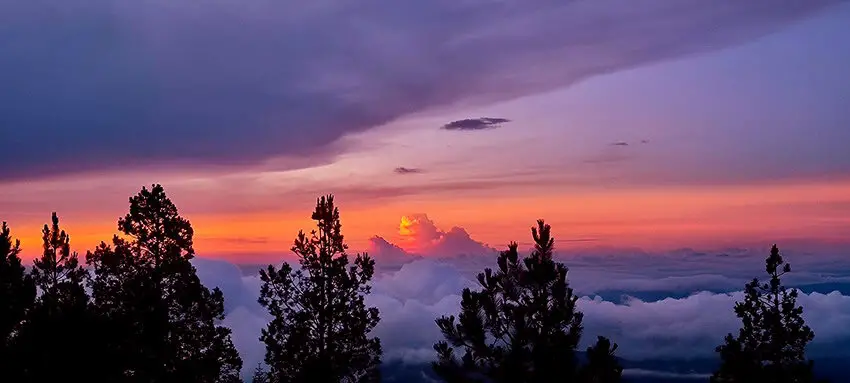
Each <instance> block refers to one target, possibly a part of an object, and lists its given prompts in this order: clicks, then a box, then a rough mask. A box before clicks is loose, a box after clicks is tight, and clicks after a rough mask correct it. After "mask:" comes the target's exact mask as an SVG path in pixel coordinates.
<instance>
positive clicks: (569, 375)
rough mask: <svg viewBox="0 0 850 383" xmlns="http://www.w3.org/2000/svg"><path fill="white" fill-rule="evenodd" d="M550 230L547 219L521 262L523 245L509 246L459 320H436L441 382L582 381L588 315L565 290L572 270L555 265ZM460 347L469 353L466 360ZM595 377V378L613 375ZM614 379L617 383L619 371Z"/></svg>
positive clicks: (467, 296)
mask: <svg viewBox="0 0 850 383" xmlns="http://www.w3.org/2000/svg"><path fill="white" fill-rule="evenodd" d="M550 231H551V228H550V226H549V225H547V224H545V223H544V222H543V220H539V221H537V227H534V228H532V229H531V232H532V236H533V238H534V242H535V246H534V250H533V251H532V252H531V254H530V255H529V256H528V257H526V258H525V259H522V260H520V258H519V254H518V253H517V244H516V243H511V244H510V245H509V246H508V250H507V251H503V252H502V253H501V254H500V255H499V257H498V261H497V263H498V267H499V268H498V270H496V272H495V273H494V272H493V270H491V269H489V268H487V269H485V270H484V272H483V273H480V274H478V283H479V284H480V285H481V290H480V291H471V290H470V289H468V288H466V289H464V290H463V293H462V300H461V313H460V314H459V315H458V317H457V320H455V317H454V316H449V317H445V316H444V317H441V318H439V319H437V321H436V322H437V326H439V328H440V330H441V331H442V333H443V336H444V337H445V339H446V341H441V342H438V343H437V344H435V345H434V349H435V350H436V351H437V355H438V360H437V361H436V362H434V364H433V368H434V372H435V373H436V374H437V375H439V376H440V377H441V378H443V379H444V380H446V381H447V382H484V381H487V382H550V381H551V379H552V377H558V379H559V380H560V381H576V380H577V379H579V369H578V363H577V360H576V356H575V350H576V347H577V345H578V343H579V340H580V338H581V333H582V317H583V316H582V314H581V313H580V312H579V311H578V310H577V309H576V301H577V299H578V297H577V296H576V295H574V294H573V290H572V289H571V288H570V287H569V284H568V283H567V280H566V277H567V268H566V266H564V265H563V264H561V263H556V262H554V261H553V260H552V252H553V250H554V243H555V241H554V239H553V238H552V237H551V236H550ZM606 341H607V340H606ZM455 348H462V349H463V350H464V351H463V355H462V356H461V358H460V359H458V358H457V357H456V355H455V354H454V349H455ZM607 351H613V350H607ZM598 359H599V358H598V357H595V359H594V361H596V360H598ZM599 362H605V363H607V361H605V360H604V359H603V360H600V361H599ZM605 363H601V364H597V365H602V366H604V365H605ZM595 368H597V369H598V368H600V367H595ZM612 368H613V366H612ZM593 371H594V374H595V375H594V376H596V375H599V376H608V375H610V374H608V373H602V372H597V371H596V370H593ZM611 374H613V375H617V376H619V371H616V372H614V371H612V372H611ZM606 381H607V380H606Z"/></svg>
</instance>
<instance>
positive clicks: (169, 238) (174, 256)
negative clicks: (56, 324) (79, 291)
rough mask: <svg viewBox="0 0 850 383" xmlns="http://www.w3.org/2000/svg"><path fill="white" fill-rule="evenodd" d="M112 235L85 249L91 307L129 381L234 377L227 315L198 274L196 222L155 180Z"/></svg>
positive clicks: (237, 365) (236, 362)
mask: <svg viewBox="0 0 850 383" xmlns="http://www.w3.org/2000/svg"><path fill="white" fill-rule="evenodd" d="M118 229H119V231H120V232H121V233H122V234H124V236H125V237H126V238H127V239H126V240H124V239H121V238H118V237H117V236H116V237H115V238H113V241H112V246H108V245H106V244H101V245H100V246H99V247H98V248H97V249H96V250H95V251H94V252H91V253H89V254H88V255H87V262H88V263H89V264H90V265H91V266H92V268H93V269H94V276H93V277H92V278H91V280H90V287H91V290H92V297H93V300H94V302H93V305H92V306H93V307H94V308H95V310H96V311H97V312H98V313H99V314H100V315H101V316H102V317H103V318H107V321H108V322H109V325H108V327H107V329H106V330H105V331H109V332H111V333H112V335H113V336H112V337H111V338H112V339H113V341H112V342H111V344H110V346H109V347H110V349H112V350H115V353H116V355H120V357H119V358H117V359H118V360H117V363H116V365H117V366H118V368H120V370H121V374H120V375H121V376H122V380H123V381H128V382H198V383H213V382H237V381H239V380H240V379H239V372H240V369H241V367H242V361H241V359H240V358H239V355H238V353H237V352H236V349H235V348H234V346H233V343H232V342H231V339H230V330H229V329H227V328H225V327H222V326H218V325H217V322H218V321H220V320H222V319H224V296H223V295H222V293H221V290H219V289H218V288H215V289H213V290H212V291H210V290H209V289H207V288H206V287H205V286H204V285H203V284H201V281H200V279H199V278H198V276H197V274H196V270H195V268H194V266H192V264H191V262H190V260H191V259H192V258H193V257H194V255H195V251H194V248H193V234H194V232H193V230H192V226H191V224H190V223H189V221H188V220H186V219H185V218H183V217H181V216H180V215H179V214H178V211H177V207H176V206H175V205H174V204H173V203H172V202H171V200H169V199H168V197H167V196H166V195H165V191H164V190H163V188H162V186H160V185H153V186H152V187H151V189H150V190H148V189H147V188H142V190H141V192H139V193H138V194H137V195H136V196H133V197H131V198H130V212H129V213H128V214H127V215H126V216H124V217H123V218H121V219H119V220H118Z"/></svg>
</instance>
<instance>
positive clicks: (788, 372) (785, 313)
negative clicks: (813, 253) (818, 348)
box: [711, 245, 815, 383]
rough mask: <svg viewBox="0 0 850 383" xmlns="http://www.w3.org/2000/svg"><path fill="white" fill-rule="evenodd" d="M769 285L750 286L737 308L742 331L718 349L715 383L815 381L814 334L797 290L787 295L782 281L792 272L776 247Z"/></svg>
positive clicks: (770, 258)
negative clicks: (810, 355)
mask: <svg viewBox="0 0 850 383" xmlns="http://www.w3.org/2000/svg"><path fill="white" fill-rule="evenodd" d="M765 264H766V267H765V269H766V271H767V274H768V275H769V276H770V281H768V282H766V283H762V282H760V281H759V280H758V278H756V279H753V280H752V281H751V282H749V283H747V285H746V288H745V290H744V301H743V302H738V303H736V304H735V314H736V315H737V316H738V318H741V322H742V323H743V327H742V328H741V329H740V330H739V331H738V336H737V337H736V336H733V335H732V334H728V335H726V339H725V344H723V345H720V346H718V347H717V352H718V353H719V354H720V358H721V366H720V369H719V370H718V371H717V372H715V373H714V375H713V376H712V378H711V381H712V382H716V383H721V382H723V383H731V382H764V383H802V382H813V381H815V379H814V375H813V369H812V367H813V362H811V361H809V360H807V359H806V357H805V350H806V345H807V344H808V343H809V342H811V341H812V339H814V332H812V330H811V329H810V328H809V326H806V324H805V322H804V320H803V317H802V314H803V308H802V307H800V306H797V290H796V289H790V290H789V289H786V288H785V287H784V286H783V285H782V281H781V277H782V276H783V275H785V274H786V273H789V272H791V265H790V264H788V263H785V261H784V260H783V259H782V255H781V254H780V253H779V249H778V248H777V247H776V245H774V246H773V248H772V249H771V250H770V256H768V257H767V260H766V262H765Z"/></svg>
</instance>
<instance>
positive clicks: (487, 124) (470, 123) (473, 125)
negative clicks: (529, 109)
mask: <svg viewBox="0 0 850 383" xmlns="http://www.w3.org/2000/svg"><path fill="white" fill-rule="evenodd" d="M510 121H511V120H508V119H507V118H491V117H481V118H467V119H463V120H457V121H452V122H450V123H448V124H445V125H443V126H442V127H440V129H443V130H484V129H494V128H498V127H500V126H501V125H502V124H503V123H506V122H510Z"/></svg>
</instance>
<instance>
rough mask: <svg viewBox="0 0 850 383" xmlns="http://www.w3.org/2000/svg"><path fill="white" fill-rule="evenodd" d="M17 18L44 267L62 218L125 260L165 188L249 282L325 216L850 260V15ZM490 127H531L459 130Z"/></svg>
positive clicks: (239, 8) (9, 34)
mask: <svg viewBox="0 0 850 383" xmlns="http://www.w3.org/2000/svg"><path fill="white" fill-rule="evenodd" d="M0 3H4V5H3V6H2V8H0V9H2V10H3V12H0V52H2V54H0V132H2V136H3V142H4V143H3V150H0V220H5V221H7V222H8V223H9V225H10V226H11V227H12V230H13V233H14V234H15V236H18V237H21V239H22V243H23V246H24V247H25V252H26V254H29V255H34V254H36V253H37V252H38V251H39V245H40V227H41V225H43V224H44V223H45V222H47V220H48V219H49V218H50V213H51V212H52V211H57V212H58V213H59V216H60V217H61V219H62V222H63V223H64V225H65V228H66V229H67V230H68V231H69V232H70V234H71V238H72V244H73V246H74V247H75V248H77V250H78V251H81V252H82V251H85V250H86V249H89V248H92V247H93V246H95V245H96V244H97V243H98V242H100V241H101V240H108V239H109V238H111V236H112V234H113V233H115V232H116V221H117V218H118V217H119V216H121V215H122V214H124V213H125V212H126V210H127V206H128V203H127V199H128V198H129V197H130V196H131V195H132V194H135V193H136V192H138V191H139V190H140V188H141V187H142V186H145V185H150V184H151V183H161V184H162V185H163V186H164V187H165V189H166V192H167V193H168V194H169V196H170V197H171V198H172V200H173V201H174V202H175V203H176V204H177V206H178V207H179V208H180V210H181V213H182V214H183V215H185V216H186V217H188V218H189V219H190V220H191V222H192V224H193V226H194V228H195V232H196V250H198V252H199V254H201V255H202V256H209V257H222V258H226V259H228V260H230V261H233V262H242V261H244V262H256V261H258V260H271V259H277V258H279V257H281V256H282V255H283V254H286V253H287V252H288V248H289V247H290V245H291V242H292V240H293V239H294V237H295V234H296V233H297V231H298V229H300V228H309V225H310V221H309V218H310V212H311V210H312V208H313V205H314V203H315V198H316V197H318V196H319V195H322V194H325V193H333V194H335V195H336V199H337V203H338V205H339V206H340V208H341V212H342V219H343V225H344V232H345V234H346V236H347V239H348V241H349V243H350V245H351V247H352V248H353V249H355V250H368V249H370V246H371V245H373V244H374V241H372V242H370V238H372V237H373V236H380V237H383V238H385V239H386V240H387V241H389V242H391V243H395V244H398V245H399V246H401V247H403V248H405V249H406V250H410V251H412V252H418V251H421V250H423V249H422V248H423V247H427V246H430V242H428V241H423V240H422V238H420V237H417V236H421V235H424V234H421V233H422V230H432V231H433V229H434V228H433V227H432V226H433V225H434V224H435V225H436V227H437V228H439V230H440V231H441V232H449V231H450V230H451V229H452V228H453V227H459V228H463V230H465V231H466V232H467V233H468V234H469V236H471V237H472V238H474V240H476V241H480V242H483V243H485V244H487V245H489V246H492V247H496V248H500V247H503V246H504V245H506V244H507V242H508V241H511V240H515V241H527V240H528V238H529V235H528V230H529V227H530V226H531V225H532V224H533V223H534V220H536V219H537V218H545V219H546V220H547V221H548V222H549V223H551V224H552V225H553V228H554V230H555V233H556V235H557V236H558V238H559V239H560V240H562V242H561V244H559V246H560V247H570V246H577V247H580V246H634V247H640V248H645V249H673V248H677V247H685V246H690V247H720V246H735V245H739V244H759V245H761V244H764V243H769V242H777V241H782V240H787V241H812V242H822V243H837V242H842V243H846V242H848V241H850V75H848V68H850V44H848V41H850V28H848V25H850V4H848V3H847V2H843V1H820V0H816V1H806V2H803V1H800V2H781V4H782V5H779V3H780V2H775V1H768V0H751V1H744V2H741V1H731V0H730V1H716V2H704V1H697V0H688V1H680V2H670V1H662V0H654V1H646V4H644V6H643V7H641V8H639V9H629V10H626V9H619V7H618V4H620V3H618V2H616V1H598V2H576V3H568V2H560V1H542V0H540V1H537V0H534V1H526V2H499V1H492V2H484V1H457V0H445V1H442V0H441V1H428V2H417V3H408V2H388V1H370V2H364V3H363V5H362V6H358V7H349V6H346V5H342V4H343V3H342V2H334V1H315V2H309V5H306V4H307V3H304V4H305V5H303V6H300V7H297V8H295V7H284V6H281V5H275V3H278V2H276V1H265V0H258V1H253V2H249V3H246V2H240V1H232V0H218V1H212V2H209V3H208V4H207V3H205V4H204V5H195V3H194V2H182V3H176V2H174V3H173V2H170V1H164V0H155V1H144V2H118V1H116V2H109V6H103V5H104V4H106V0H97V1H90V2H79V3H74V4H75V5H73V6H72V5H66V4H71V3H63V2H55V1H48V0H30V1H13V2H7V1H5V0H0ZM484 3H487V4H484ZM413 4H417V5H413ZM565 4H566V5H565ZM612 10H616V11H614V12H612ZM479 118H500V119H507V120H509V121H507V122H503V123H501V124H497V125H494V126H490V125H488V124H487V121H486V120H480V121H478V122H477V123H475V122H474V121H471V122H468V123H466V124H465V125H463V128H462V129H444V128H443V127H444V126H446V125H447V124H449V123H451V122H452V121H457V120H463V119H479ZM424 215H427V217H428V220H430V221H433V224H428V225H425V226H424V229H423V228H422V226H421V225H420V224H417V222H419V221H417V217H419V218H420V219H424V217H425V216H424ZM404 216H407V217H409V219H403V218H402V217H404ZM430 235H431V237H433V236H434V235H433V233H432V234H430ZM412 237H416V238H412ZM431 237H428V238H431ZM426 239H427V238H426Z"/></svg>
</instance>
